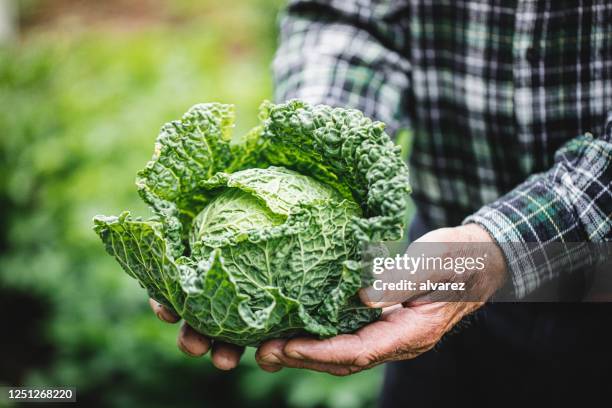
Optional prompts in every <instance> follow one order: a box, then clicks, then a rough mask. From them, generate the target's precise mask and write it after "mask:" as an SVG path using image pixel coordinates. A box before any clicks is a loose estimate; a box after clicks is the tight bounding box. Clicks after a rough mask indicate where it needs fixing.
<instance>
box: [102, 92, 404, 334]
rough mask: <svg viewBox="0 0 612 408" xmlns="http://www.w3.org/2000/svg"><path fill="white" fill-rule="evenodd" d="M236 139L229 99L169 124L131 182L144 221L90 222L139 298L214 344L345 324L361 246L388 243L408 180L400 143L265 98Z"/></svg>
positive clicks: (360, 313)
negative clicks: (143, 207)
mask: <svg viewBox="0 0 612 408" xmlns="http://www.w3.org/2000/svg"><path fill="white" fill-rule="evenodd" d="M260 116H261V124H260V125H259V126H258V127H256V128H255V129H253V130H252V131H251V132H249V133H248V134H247V135H246V136H245V137H244V138H243V139H242V140H240V141H238V142H232V137H231V129H232V127H233V122H234V112H233V107H232V106H231V105H224V104H217V103H211V104H200V105H196V106H194V107H193V108H191V109H190V110H189V111H188V112H187V113H186V114H185V115H184V116H183V118H182V119H181V120H179V121H174V122H171V123H168V124H166V125H165V126H164V127H163V128H162V129H161V132H160V134H159V136H158V139H157V142H156V144H155V152H154V155H153V158H152V160H151V161H150V162H149V163H148V164H147V165H146V167H145V168H144V169H143V170H142V171H140V172H139V173H138V177H137V186H138V191H139V193H140V195H141V197H142V199H143V200H144V201H145V202H146V203H147V204H148V205H149V206H150V207H151V209H152V211H153V213H154V216H153V217H152V218H151V219H149V220H141V219H134V218H132V217H131V216H130V215H129V213H128V212H124V213H123V214H121V215H120V216H118V217H105V216H97V217H95V218H94V223H95V226H94V229H95V231H96V232H97V233H98V234H99V236H100V237H101V238H102V241H103V242H104V244H105V246H106V249H107V251H108V252H109V253H110V254H111V255H113V256H114V257H115V258H116V259H117V261H118V262H119V263H120V264H121V266H122V267H123V269H124V270H125V271H126V272H127V273H128V274H129V275H130V276H132V277H133V278H135V279H137V280H138V281H139V282H140V284H141V285H142V286H143V287H145V288H146V289H147V290H148V292H149V295H150V296H151V297H152V298H154V299H156V300H157V301H158V302H160V303H162V304H164V305H166V306H167V307H169V308H171V309H173V310H174V311H175V312H176V313H177V314H178V315H180V316H181V317H182V318H183V319H185V320H186V321H187V322H188V323H189V324H190V325H191V326H193V327H194V328H195V329H196V330H198V331H200V332H201V333H203V334H206V335H208V336H210V337H212V338H214V339H220V340H223V341H227V342H230V343H234V344H238V345H256V344H258V343H260V342H261V341H263V340H265V339H268V338H273V337H288V336H292V335H296V334H300V333H311V334H314V335H318V336H320V337H326V336H332V335H336V334H338V333H345V332H350V331H354V330H356V329H357V328H359V327H361V326H362V325H364V324H366V323H368V322H370V321H372V320H374V319H376V318H377V317H378V316H379V314H380V310H377V309H368V308H365V307H364V306H362V305H361V304H360V303H359V301H358V300H357V297H356V292H357V291H358V289H359V288H360V287H361V286H363V285H364V284H365V283H366V282H365V281H364V279H363V278H364V277H362V272H361V269H362V268H361V264H360V259H361V257H360V252H361V248H362V246H363V244H365V243H367V242H369V241H381V240H397V239H399V238H400V237H401V236H402V231H403V225H402V221H403V217H404V213H405V210H406V206H407V202H408V193H409V192H410V187H409V183H408V169H407V167H406V165H405V163H404V162H403V161H402V159H401V158H400V154H399V148H398V147H396V146H395V145H394V144H393V143H392V142H391V140H390V138H389V136H388V135H387V134H386V133H385V132H384V125H383V124H382V123H380V122H373V121H371V120H370V119H368V118H366V117H365V116H364V115H363V114H362V113H360V112H359V111H356V110H350V109H340V108H331V107H329V106H325V105H315V106H313V105H309V104H306V103H304V102H301V101H297V100H293V101H289V102H287V103H285V104H280V105H274V104H271V103H269V102H264V104H263V105H262V108H261V115H260Z"/></svg>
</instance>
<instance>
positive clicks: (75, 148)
mask: <svg viewBox="0 0 612 408" xmlns="http://www.w3.org/2000/svg"><path fill="white" fill-rule="evenodd" d="M1 1H2V2H7V1H8V0H1ZM16 3H19V7H18V10H16V13H15V14H16V15H15V19H14V21H16V22H17V23H18V32H17V33H16V35H15V36H14V37H13V38H12V39H8V40H6V41H5V43H4V45H0V310H1V311H2V317H1V322H2V328H1V329H0V332H1V334H0V336H1V337H0V339H1V343H2V344H1V347H0V385H2V384H4V385H21V386H25V385H32V386H34V385H41V386H43V385H44V386H63V385H65V386H68V385H69V386H75V387H77V390H78V391H77V395H78V399H79V401H80V402H81V403H84V404H87V405H88V406H117V407H124V406H125V407H128V406H129V407H133V406H148V407H167V406H182V407H188V406H206V407H216V406H219V407H220V406H227V407H232V406H262V407H264V406H265V407H269V406H290V407H334V408H350V407H363V406H372V405H373V404H374V402H375V400H376V397H377V393H378V389H379V386H380V382H381V371H380V369H375V370H370V371H368V372H366V373H362V374H358V375H355V376H351V377H346V378H336V377H332V376H328V375H322V374H315V373H309V372H302V371H296V370H283V371H281V372H280V373H277V374H267V373H264V372H263V371H260V370H259V369H258V368H257V367H256V365H255V363H254V361H253V355H252V354H253V351H252V350H250V351H249V352H248V353H247V354H246V355H245V357H244V359H243V364H242V365H241V366H240V368H239V369H237V370H235V371H234V372H231V373H225V372H219V371H217V370H215V369H214V368H213V367H212V365H211V364H210V362H209V361H208V358H202V359H192V358H189V357H186V356H185V355H183V354H181V353H180V352H179V351H178V349H177V348H176V346H175V338H176V332H177V327H176V326H170V325H165V324H162V323H161V322H159V321H158V320H157V319H156V318H155V316H154V315H153V314H152V313H151V312H150V311H149V310H148V306H147V303H146V296H145V293H144V291H143V290H142V289H141V288H139V287H138V285H137V283H136V281H134V280H131V279H130V278H128V276H127V275H126V274H125V273H123V272H122V271H121V269H120V267H119V265H118V264H117V263H116V262H115V261H114V260H113V259H112V258H111V257H110V256H108V255H107V254H106V253H105V252H104V250H103V247H102V244H101V243H100V242H99V240H98V238H97V237H96V236H95V234H94V233H93V232H92V230H91V226H92V222H91V219H92V216H93V215H95V214H117V213H119V212H120V211H122V210H124V209H126V208H130V209H133V210H135V211H134V212H135V213H137V214H140V215H147V210H146V208H145V207H144V205H143V204H142V203H141V201H140V199H139V198H138V197H137V194H136V189H135V186H134V176H135V174H136V171H137V170H139V169H140V168H141V167H142V166H143V165H144V163H146V161H147V160H148V159H149V158H150V156H151V154H152V148H153V142H154V140H155V137H156V135H157V131H158V129H159V128H160V126H161V125H162V124H163V123H164V122H166V121H168V120H171V119H175V118H178V117H179V116H180V115H181V114H182V113H183V112H184V111H185V110H186V109H187V108H189V107H190V106H191V105H193V104H195V103H197V102H205V101H220V102H229V103H235V104H236V105H237V111H238V125H237V129H236V130H237V132H243V131H244V130H245V129H248V128H249V127H251V126H252V125H253V124H255V123H256V115H257V108H258V105H259V103H260V102H261V101H262V100H263V99H265V98H271V93H272V83H271V75H270V70H269V66H270V62H271V59H272V55H273V52H274V48H275V44H276V16H277V10H278V9H279V7H281V6H282V4H281V1H280V0H232V1H227V0H225V1H223V0H204V1H203V0H174V1H155V0H129V1H128V0H123V1H121V0H106V1H95V0H89V1H84V0H80V1H78V0H45V1H43V0H27V1H26V0H22V1H13V4H16ZM7 38H8V37H7Z"/></svg>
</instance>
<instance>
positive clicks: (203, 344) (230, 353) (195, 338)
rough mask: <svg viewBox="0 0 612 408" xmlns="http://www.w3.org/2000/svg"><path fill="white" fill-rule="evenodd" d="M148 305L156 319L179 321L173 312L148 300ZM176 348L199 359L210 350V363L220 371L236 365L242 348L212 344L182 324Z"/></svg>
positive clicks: (170, 321) (216, 342) (225, 344)
mask: <svg viewBox="0 0 612 408" xmlns="http://www.w3.org/2000/svg"><path fill="white" fill-rule="evenodd" d="M149 305H150V306H151V309H153V312H154V313H155V314H156V315H157V317H158V318H159V319H160V320H162V321H164V322H167V323H176V322H178V321H179V320H180V319H179V317H178V316H176V315H175V314H174V313H173V312H171V311H170V310H168V309H167V308H166V307H164V306H163V305H161V304H159V303H158V302H156V301H155V300H153V299H149ZM177 345H178V348H179V349H180V350H181V351H182V352H183V353H185V354H187V355H189V356H192V357H201V356H203V355H204V354H206V353H207V352H208V350H210V349H211V348H212V352H211V353H212V357H211V360H212V363H213V364H214V366H215V367H217V368H218V369H220V370H231V369H233V368H235V367H236V366H237V365H238V362H239V361H240V357H241V356H242V353H243V352H244V347H238V346H235V345H233V344H228V343H223V342H221V341H215V342H213V341H212V340H210V339H209V338H207V337H206V336H203V335H202V334H200V333H198V332H196V331H195V330H194V329H193V328H192V327H191V326H189V325H188V324H187V323H183V325H182V326H181V329H180V331H179V335H178V339H177Z"/></svg>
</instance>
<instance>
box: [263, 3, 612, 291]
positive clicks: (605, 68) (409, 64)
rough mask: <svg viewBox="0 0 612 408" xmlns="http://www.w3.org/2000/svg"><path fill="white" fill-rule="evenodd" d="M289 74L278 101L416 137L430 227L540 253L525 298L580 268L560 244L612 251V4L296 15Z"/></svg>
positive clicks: (284, 38) (519, 263) (514, 261)
mask: <svg viewBox="0 0 612 408" xmlns="http://www.w3.org/2000/svg"><path fill="white" fill-rule="evenodd" d="M273 68H274V74H275V81H276V99H277V100H280V101H284V100H287V99H291V98H300V99H304V100H306V101H309V102H312V103H326V104H329V105H332V106H343V107H354V108H358V109H361V110H362V111H364V112H365V113H366V114H367V115H368V116H370V117H373V118H375V119H378V120H381V121H383V122H385V123H387V125H388V131H389V133H391V134H394V133H395V132H396V131H397V130H398V129H400V128H404V127H405V128H409V129H410V130H411V131H412V134H413V146H412V152H411V157H410V167H411V181H412V184H413V189H414V192H413V198H414V200H415V202H416V204H417V207H418V210H419V213H420V215H421V216H422V217H423V218H424V219H425V221H427V222H428V223H429V225H430V226H432V227H442V226H452V225H458V224H461V223H462V222H463V223H468V222H475V223H478V224H480V225H482V226H483V227H484V228H485V229H486V230H487V231H488V232H489V233H490V234H491V235H492V237H493V238H494V239H495V240H496V241H497V242H498V243H500V244H501V243H515V244H516V243H518V244H521V243H523V244H525V250H521V249H517V248H520V245H519V246H518V247H517V245H511V246H507V247H505V246H503V245H501V247H502V250H503V251H504V255H505V256H506V259H507V262H508V266H509V271H510V275H511V277H512V279H511V284H510V286H511V289H512V290H513V293H514V295H515V296H517V297H519V298H520V297H523V296H525V295H527V294H529V293H531V292H532V291H534V290H535V289H537V288H539V287H540V286H541V285H543V284H544V283H546V282H549V281H551V280H553V279H556V278H558V277H559V276H560V275H561V274H563V273H565V272H566V271H567V270H569V269H568V268H569V267H570V266H571V265H574V266H576V265H577V262H578V263H580V261H581V260H580V259H576V257H574V259H572V256H571V255H569V254H557V255H556V256H557V258H556V259H555V260H550V259H548V255H547V254H546V248H547V245H550V243H552V242H555V243H559V242H567V243H571V242H610V241H612V218H611V217H612V192H611V190H612V167H611V166H612V112H610V109H612V2H610V1H607V0H592V1H586V0H582V1H571V2H569V1H556V0H541V1H537V0H510V1H501V0H494V1H485V0H481V1H468V0H445V1H433V0H398V1H392V0H377V1H376V0H308V1H307V0H301V1H299V0H298V1H290V2H289V5H288V7H287V9H286V11H285V12H284V13H283V15H282V16H281V41H280V46H279V49H278V51H277V54H276V57H275V60H274V64H273ZM608 112H609V113H608ZM466 217H467V218H466ZM527 243H529V246H528V247H527ZM534 243H535V244H534ZM534 252H539V255H540V256H535V255H538V254H535V253H534ZM541 259H545V262H540V261H536V260H541ZM583 263H584V262H583Z"/></svg>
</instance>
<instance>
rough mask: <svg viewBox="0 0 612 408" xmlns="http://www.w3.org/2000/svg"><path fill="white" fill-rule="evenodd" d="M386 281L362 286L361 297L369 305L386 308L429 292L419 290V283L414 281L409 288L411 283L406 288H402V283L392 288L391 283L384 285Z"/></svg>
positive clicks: (362, 301)
mask: <svg viewBox="0 0 612 408" xmlns="http://www.w3.org/2000/svg"><path fill="white" fill-rule="evenodd" d="M384 284H386V282H383V281H379V282H374V284H373V285H372V286H369V287H367V288H362V289H360V290H359V299H360V300H361V303H363V304H364V305H365V306H367V307H371V308H385V307H390V306H395V305H399V304H404V303H406V302H410V301H413V300H414V299H416V298H418V297H420V296H422V295H425V294H427V293H428V292H427V291H420V290H418V289H417V288H418V283H413V284H412V285H411V286H410V287H411V288H413V289H412V290H410V289H409V286H408V285H409V284H408V283H404V284H405V286H406V287H405V288H402V286H401V285H402V284H401V283H400V284H398V285H395V287H394V289H390V288H389V285H386V286H385V285H384Z"/></svg>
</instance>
